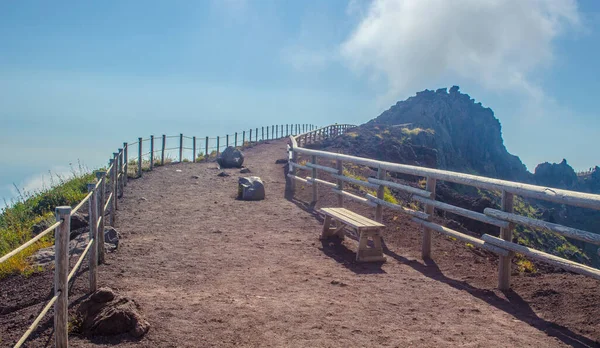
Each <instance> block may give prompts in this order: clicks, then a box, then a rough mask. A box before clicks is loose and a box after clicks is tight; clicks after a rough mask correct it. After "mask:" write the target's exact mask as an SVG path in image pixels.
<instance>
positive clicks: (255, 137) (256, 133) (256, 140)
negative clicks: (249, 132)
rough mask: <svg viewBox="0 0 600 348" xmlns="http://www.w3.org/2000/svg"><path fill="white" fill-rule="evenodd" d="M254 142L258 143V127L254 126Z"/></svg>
mask: <svg viewBox="0 0 600 348" xmlns="http://www.w3.org/2000/svg"><path fill="white" fill-rule="evenodd" d="M254 142H255V143H258V127H256V132H255V133H254Z"/></svg>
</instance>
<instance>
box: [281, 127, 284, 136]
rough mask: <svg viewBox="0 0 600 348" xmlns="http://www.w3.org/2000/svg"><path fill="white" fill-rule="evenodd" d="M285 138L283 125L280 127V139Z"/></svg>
mask: <svg viewBox="0 0 600 348" xmlns="http://www.w3.org/2000/svg"><path fill="white" fill-rule="evenodd" d="M283 137H285V135H283V125H281V138H283Z"/></svg>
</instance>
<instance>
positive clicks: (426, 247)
mask: <svg viewBox="0 0 600 348" xmlns="http://www.w3.org/2000/svg"><path fill="white" fill-rule="evenodd" d="M436 182H437V180H436V179H434V178H427V185H426V186H425V189H426V190H427V191H429V192H431V199H433V200H435V184H436ZM433 212H434V207H433V206H432V205H425V213H426V214H429V219H428V221H432V220H433ZM422 248H423V249H422V251H421V257H422V258H423V259H424V260H425V259H430V258H431V230H430V229H429V228H426V227H424V228H423V246H422Z"/></svg>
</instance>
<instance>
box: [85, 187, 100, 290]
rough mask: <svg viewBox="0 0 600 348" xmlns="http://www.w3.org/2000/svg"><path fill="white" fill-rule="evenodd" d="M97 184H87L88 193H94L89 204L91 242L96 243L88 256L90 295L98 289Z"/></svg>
mask: <svg viewBox="0 0 600 348" xmlns="http://www.w3.org/2000/svg"><path fill="white" fill-rule="evenodd" d="M95 187H96V185H95V184H87V189H88V192H92V196H91V197H90V203H89V212H88V213H89V215H88V216H89V218H88V220H89V225H90V241H91V240H93V241H94V245H92V247H91V248H90V254H89V256H88V269H89V273H90V290H89V292H90V293H93V292H95V291H96V289H97V288H98V280H97V279H98V248H97V247H96V244H98V228H97V226H96V225H97V224H98V205H97V204H98V194H97V192H96V190H95Z"/></svg>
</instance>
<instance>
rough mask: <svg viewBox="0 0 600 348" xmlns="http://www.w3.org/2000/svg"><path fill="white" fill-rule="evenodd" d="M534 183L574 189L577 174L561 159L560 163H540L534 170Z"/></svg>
mask: <svg viewBox="0 0 600 348" xmlns="http://www.w3.org/2000/svg"><path fill="white" fill-rule="evenodd" d="M533 176H534V178H535V182H536V183H537V184H538V185H541V186H550V187H556V188H564V189H567V190H570V189H574V188H575V186H576V185H577V174H576V173H575V171H574V170H573V168H572V167H571V166H570V165H568V164H567V160H565V159H563V160H562V162H560V163H558V164H557V163H548V162H545V163H542V164H539V165H538V166H537V167H536V168H535V173H534V175H533Z"/></svg>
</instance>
